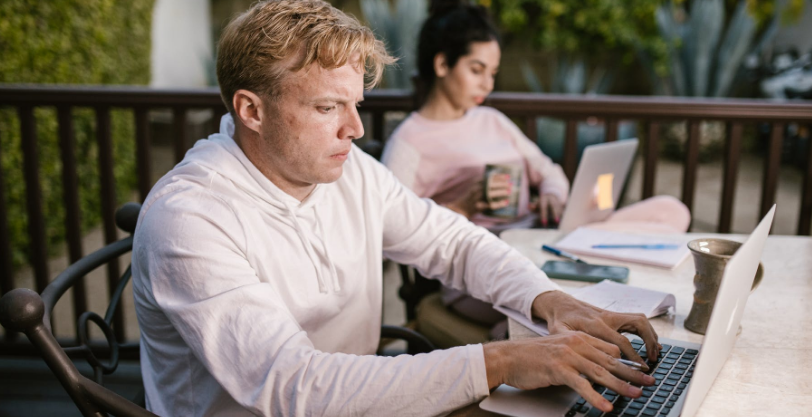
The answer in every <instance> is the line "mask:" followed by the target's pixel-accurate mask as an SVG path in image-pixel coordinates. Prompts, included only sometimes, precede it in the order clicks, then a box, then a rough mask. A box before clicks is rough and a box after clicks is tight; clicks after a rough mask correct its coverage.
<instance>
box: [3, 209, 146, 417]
mask: <svg viewBox="0 0 812 417" xmlns="http://www.w3.org/2000/svg"><path fill="white" fill-rule="evenodd" d="M140 209H141V205H140V204H137V203H128V204H125V205H124V206H123V207H122V208H120V209H119V210H118V212H116V224H117V225H118V227H119V228H121V229H122V230H124V231H126V232H128V233H130V234H131V236H129V237H127V238H125V239H121V240H119V241H117V242H115V243H112V244H110V245H108V246H105V247H103V248H102V249H99V250H98V251H96V252H94V253H92V254H90V255H88V256H86V257H84V258H82V259H80V260H79V261H77V262H76V263H74V264H72V265H70V266H69V267H68V268H67V269H65V270H64V271H63V272H62V273H61V274H59V276H57V277H56V278H55V279H54V280H53V281H52V282H51V283H50V284H49V285H48V286H47V287H46V288H45V289H44V290H43V291H42V294H41V295H40V294H37V293H36V292H34V291H32V290H29V289H25V288H18V289H15V290H12V291H10V292H8V293H7V294H6V295H4V296H3V298H2V299H0V323H2V325H3V327H5V328H6V329H7V330H11V331H18V332H22V333H25V335H26V336H28V339H29V340H30V341H31V343H32V344H33V345H34V346H35V347H36V348H37V349H38V350H39V352H40V355H42V358H43V359H44V360H45V363H46V364H47V365H48V367H49V368H50V369H51V371H52V372H53V373H54V375H55V376H56V377H57V379H58V380H59V382H60V383H61V384H62V386H63V387H64V388H65V391H67V392H68V395H70V397H71V399H72V400H73V402H74V403H75V404H76V406H77V407H78V408H79V410H80V411H81V412H82V415H84V416H106V415H107V413H111V414H114V415H116V416H154V415H155V414H152V413H150V412H149V411H147V410H146V409H144V407H143V394H141V395H139V398H138V399H136V402H140V404H137V403H136V402H132V401H130V400H128V399H126V398H124V397H122V396H120V395H118V394H116V393H115V392H113V391H111V390H109V389H108V388H106V387H104V385H102V384H103V379H102V378H103V375H107V374H111V373H113V372H114V371H115V370H116V368H117V366H118V358H119V353H120V351H122V350H127V349H133V350H137V349H138V343H137V342H136V343H133V344H120V343H119V342H118V340H116V338H115V336H114V333H113V329H112V327H111V326H112V321H113V315H114V312H115V311H116V307H117V306H118V304H119V302H120V300H121V294H122V293H123V291H124V288H125V287H126V286H127V284H128V283H129V281H130V277H131V271H130V268H129V267H128V268H127V270H126V271H125V272H124V274H123V275H122V277H121V278H120V279H119V282H118V285H117V287H116V290H115V292H114V293H113V296H112V297H111V299H110V304H109V306H108V308H107V312H106V313H105V317H104V318H102V317H101V316H99V315H98V314H96V313H94V312H91V311H87V312H85V313H83V314H82V315H81V316H79V319H78V323H77V329H78V331H77V333H78V336H79V338H78V339H79V344H78V346H73V347H65V348H63V347H62V346H60V345H59V343H58V342H57V340H56V338H54V335H53V331H52V329H51V323H50V316H51V312H52V311H53V308H54V306H55V305H56V303H57V301H59V298H60V297H61V296H62V295H63V294H65V292H66V291H67V290H68V289H70V288H71V287H72V286H73V285H74V284H76V283H77V282H79V281H80V280H81V279H82V278H83V277H84V276H85V275H87V274H88V273H90V272H91V271H93V270H94V269H96V268H98V267H99V266H102V265H105V264H107V263H108V262H110V261H112V260H114V259H117V258H118V257H119V256H121V255H122V254H124V253H127V252H129V251H131V250H132V244H133V237H132V233H133V232H134V231H135V224H136V222H137V220H138V213H139V211H140ZM88 322H93V323H94V324H96V325H97V326H98V327H99V328H100V329H101V330H102V332H103V333H104V336H105V338H106V339H107V344H108V345H109V358H108V359H107V361H105V362H103V361H101V360H99V359H98V358H97V356H96V355H95V354H94V353H93V351H92V350H91V349H90V346H89V341H88V335H87V330H88V329H87V326H88ZM70 357H82V358H84V359H85V360H86V361H87V362H88V364H90V366H91V367H92V368H93V371H94V378H93V379H89V378H87V377H85V376H83V375H82V374H80V373H79V371H78V370H77V369H76V366H75V365H74V364H73V362H72V361H71V359H70ZM142 392H143V391H142Z"/></svg>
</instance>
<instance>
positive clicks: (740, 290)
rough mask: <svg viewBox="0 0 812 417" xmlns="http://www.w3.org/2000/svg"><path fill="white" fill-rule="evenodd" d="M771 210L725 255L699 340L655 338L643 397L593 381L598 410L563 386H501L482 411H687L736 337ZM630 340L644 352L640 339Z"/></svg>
mask: <svg viewBox="0 0 812 417" xmlns="http://www.w3.org/2000/svg"><path fill="white" fill-rule="evenodd" d="M774 216H775V205H773V207H772V209H770V211H769V212H768V213H767V215H765V216H764V218H763V219H762V220H761V222H760V223H759V224H758V226H757V227H756V229H755V230H754V231H753V233H751V234H750V236H749V237H748V238H747V240H746V241H745V242H744V244H743V245H742V246H741V247H739V249H738V250H737V251H736V254H735V255H734V256H733V257H732V258H731V259H730V260H729V261H728V264H727V267H726V268H725V272H724V274H723V276H722V282H721V284H720V286H719V292H718V293H717V295H716V303H715V305H714V308H713V313H712V314H711V318H710V322H709V323H708V328H707V330H706V332H705V339H704V340H703V343H702V345H698V344H695V343H688V342H684V341H679V340H672V339H665V338H661V339H660V344H662V345H663V350H662V352H661V353H660V359H659V361H658V363H657V364H656V366H652V371H651V372H650V374H651V375H652V376H654V377H655V378H656V379H657V383H656V384H655V385H654V386H652V387H644V388H643V397H640V398H638V399H635V400H632V399H629V398H624V397H619V396H618V395H617V394H616V393H614V392H613V391H611V390H604V389H603V387H599V386H595V388H596V389H597V390H598V392H599V393H601V394H602V395H603V396H604V398H606V399H608V400H610V401H612V402H613V404H614V410H613V411H612V412H610V413H603V412H601V411H600V410H598V409H597V408H592V407H591V406H590V405H589V403H586V402H584V401H583V399H582V398H581V397H580V396H579V395H578V393H576V392H575V391H573V390H572V389H570V388H568V387H550V388H542V389H537V390H532V391H522V390H518V389H515V388H512V387H509V386H507V385H502V386H500V387H499V388H498V389H497V390H496V391H494V392H493V393H492V394H491V395H490V397H488V398H486V399H485V400H484V401H483V402H482V403H481V404H480V407H481V408H482V409H484V410H487V411H492V412H496V413H501V414H506V415H511V416H517V417H523V416H555V417H561V416H568V417H569V416H588V417H601V416H604V417H609V416H646V417H648V416H667V417H674V416H682V417H692V416H693V415H694V414H696V412H697V410H698V409H699V406H700V405H701V404H702V401H703V400H704V399H705V394H707V392H708V390H709V389H710V387H711V385H712V384H713V381H715V380H716V376H717V375H718V374H719V371H720V370H721V369H722V366H723V365H724V364H725V362H726V361H727V358H728V357H729V356H730V352H731V351H732V350H733V345H734V344H735V343H736V333H737V332H738V329H739V323H740V322H741V318H742V314H743V312H744V306H745V304H746V303H747V298H748V296H749V295H750V288H751V287H752V285H753V279H754V278H755V276H756V270H757V269H758V264H759V261H760V260H761V253H762V250H763V249H764V243H765V242H766V241H767V235H768V234H769V232H770V227H771V225H772V222H773V217H774ZM632 345H633V346H634V347H635V348H636V349H637V350H638V351H639V352H640V354H641V356H643V357H645V356H646V355H645V347H644V346H643V343H642V341H641V340H640V339H636V338H635V339H632Z"/></svg>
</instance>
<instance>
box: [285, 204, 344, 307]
mask: <svg viewBox="0 0 812 417" xmlns="http://www.w3.org/2000/svg"><path fill="white" fill-rule="evenodd" d="M285 207H286V208H287V210H288V213H289V214H290V217H291V219H292V220H293V226H294V228H295V229H296V234H297V235H298V236H299V239H300V240H301V241H302V246H304V248H305V252H307V256H308V257H309V258H310V262H312V263H313V266H314V268H315V269H316V280H317V281H318V283H319V292H320V293H322V294H326V293H327V284H326V283H325V280H324V277H323V276H322V275H323V274H322V270H321V267H320V264H321V263H320V262H318V259H317V258H316V254H315V249H313V243H312V242H311V241H310V239H308V238H307V236H305V234H304V229H303V228H302V225H301V223H300V222H299V217H298V216H296V212H295V211H294V210H293V209H291V208H290V206H288V205H285ZM313 211H314V215H315V216H316V223H317V226H316V227H317V228H318V229H319V231H320V232H321V233H322V236H324V228H323V226H322V224H321V220H320V219H319V215H318V212H316V206H313ZM324 255H325V257H326V258H327V263H328V264H329V266H330V274H331V275H332V280H331V281H332V284H333V291H334V292H339V291H341V286H340V285H339V283H338V272H336V267H335V264H333V261H332V259H331V258H330V252H329V250H328V249H327V243H326V242H325V243H324Z"/></svg>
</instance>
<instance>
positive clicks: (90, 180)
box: [0, 0, 154, 266]
mask: <svg viewBox="0 0 812 417" xmlns="http://www.w3.org/2000/svg"><path fill="white" fill-rule="evenodd" d="M153 4H154V0H135V1H128V2H111V1H106V0H82V1H78V0H61V1H50V2H30V1H26V0H6V1H3V2H0V39H2V41H0V56H2V59H0V82H1V83H45V84H146V83H147V82H148V81H149V74H150V64H149V56H150V44H151V37H150V28H151V18H152V8H153V7H152V6H153ZM34 115H35V118H36V128H37V147H38V157H39V164H40V172H39V175H40V186H41V191H42V209H43V212H44V213H43V214H44V218H45V223H46V224H45V226H46V234H47V239H48V242H49V247H50V248H51V249H54V248H55V247H56V246H57V245H58V244H59V243H60V242H62V241H63V240H64V233H65V231H64V216H65V214H64V207H63V206H62V165H61V164H62V162H61V157H60V151H59V141H58V137H57V122H56V111H55V110H54V109H53V108H49V107H39V108H37V109H36V110H35V113H34ZM73 115H74V117H73V123H74V135H75V141H76V148H75V149H74V152H75V155H76V160H77V161H76V162H77V168H76V169H77V175H78V180H79V201H80V210H81V218H82V227H83V228H84V229H88V228H90V227H93V226H94V225H96V224H98V223H99V221H100V219H101V212H100V205H101V203H100V196H99V194H100V192H99V187H100V185H99V175H98V169H97V166H98V158H97V155H98V149H97V146H96V136H95V117H94V114H93V112H92V111H91V110H90V109H85V108H76V109H74V110H73ZM111 129H112V138H113V154H114V174H115V179H116V186H117V195H118V197H119V198H120V199H122V200H123V199H125V198H127V197H128V193H129V190H131V189H132V188H133V187H134V185H135V152H134V140H133V137H134V125H133V117H132V113H131V112H127V111H121V110H114V111H112V112H111ZM20 140H21V139H20V124H19V120H18V117H17V112H16V110H15V109H14V108H2V109H0V156H2V160H0V169H2V170H3V179H4V183H3V184H2V187H3V190H4V194H5V195H4V198H5V203H6V208H7V210H8V216H7V219H6V220H7V222H8V226H9V239H10V243H11V250H12V257H13V263H14V265H15V266H19V265H21V264H23V263H25V262H26V260H27V258H28V234H27V222H28V219H27V214H26V200H25V181H24V178H23V173H22V159H23V158H22V151H21V148H20Z"/></svg>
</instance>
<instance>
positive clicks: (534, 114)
mask: <svg viewBox="0 0 812 417" xmlns="http://www.w3.org/2000/svg"><path fill="white" fill-rule="evenodd" d="M415 103H416V100H415V97H414V96H413V94H412V93H411V92H409V91H404V90H373V91H370V92H367V93H366V95H365V100H364V102H363V103H362V104H361V108H360V112H361V113H366V114H368V115H369V116H370V119H369V120H370V121H371V126H370V127H371V129H370V136H371V138H372V139H373V140H377V141H380V142H381V143H383V142H385V140H386V138H385V137H384V136H385V121H386V114H387V113H389V112H396V111H397V112H408V111H411V110H412V109H414V108H415ZM485 104H486V105H489V106H492V107H495V108H497V109H499V110H500V111H502V112H504V113H505V114H507V115H508V116H509V117H511V118H513V119H514V120H517V121H518V123H519V126H520V128H521V129H522V130H523V131H524V132H525V134H526V135H527V136H528V137H531V138H536V136H537V126H536V123H537V118H538V117H540V116H547V117H554V118H560V119H563V120H564V121H565V135H564V137H565V140H564V144H563V158H562V167H563V168H564V171H565V173H566V174H567V176H568V177H569V178H570V180H571V179H572V178H573V176H574V174H575V169H576V165H577V152H578V147H577V129H578V122H579V121H583V120H587V119H595V118H596V119H599V120H600V121H602V122H603V123H604V126H605V129H606V130H605V136H604V137H605V140H606V141H614V140H617V139H618V126H619V122H620V121H622V120H636V121H638V122H641V123H642V126H644V129H643V132H642V133H643V134H641V135H640V136H643V137H644V138H645V140H644V141H643V143H644V145H645V146H644V147H643V148H642V155H643V160H644V162H643V182H642V190H641V195H642V197H643V198H646V197H650V196H652V195H653V194H654V185H655V179H656V173H657V160H658V155H659V147H660V128H661V126H663V125H664V124H666V123H672V122H675V121H676V122H679V121H685V122H687V141H686V146H685V153H684V155H685V156H684V161H683V166H684V170H683V178H682V196H681V197H682V198H681V199H682V201H683V202H684V203H685V204H686V205H687V206H688V207H689V208H691V209H692V208H693V203H694V194H695V191H696V181H697V171H698V163H699V162H698V161H699V139H700V125H701V123H702V122H704V121H720V122H724V123H726V126H727V129H726V138H725V150H724V167H723V174H722V192H721V195H720V200H721V209H720V212H719V222H718V225H717V230H718V231H719V232H723V233H724V232H730V230H731V223H732V213H733V208H734V207H733V203H734V197H735V186H736V181H737V175H738V171H739V162H740V159H741V153H742V139H743V131H744V127H745V126H747V125H752V124H755V123H758V124H762V123H767V124H769V125H770V126H771V128H770V132H771V133H770V135H769V143H768V145H767V147H766V155H765V158H764V161H765V162H764V164H765V165H764V175H763V181H762V187H761V188H762V189H761V201H760V212H761V213H766V211H767V210H768V209H769V207H770V206H772V204H773V203H774V202H775V199H776V190H777V185H778V174H779V170H780V165H781V149H782V140H783V138H784V130H785V126H787V124H789V123H797V124H800V125H802V126H809V125H812V104H808V103H803V102H778V101H766V100H737V99H699V98H671V97H624V96H574V95H572V96H571V95H541V94H531V93H504V92H502V93H493V94H492V95H491V96H490V97H489V98H488V99H487V101H486V102H485ZM41 107H51V108H55V109H56V115H57V124H58V130H57V135H58V139H59V144H60V158H61V163H62V182H63V190H62V191H63V192H62V195H63V204H64V206H65V213H66V214H65V219H64V229H65V232H66V244H67V248H68V256H69V259H70V261H71V262H75V261H77V260H78V259H80V258H81V257H82V256H83V248H82V241H81V226H80V225H81V213H80V209H79V194H78V179H77V172H76V171H77V163H76V155H75V137H74V126H73V122H74V117H73V115H72V114H73V113H72V111H73V109H75V108H91V109H93V112H94V113H95V122H96V128H95V135H96V138H95V139H96V144H97V147H98V161H97V163H98V170H99V179H98V181H99V182H100V190H101V191H100V192H101V209H102V230H103V233H104V239H105V242H106V244H109V243H112V242H114V241H116V240H117V234H116V228H115V221H114V214H115V209H116V203H117V199H116V195H115V176H114V175H113V174H114V170H115V167H114V166H113V156H112V155H113V149H112V138H111V110H113V109H122V108H123V109H127V110H131V111H132V113H133V120H134V125H135V137H134V138H133V140H134V141H135V152H136V176H137V179H138V180H137V190H138V193H139V196H140V198H141V199H142V200H143V199H144V198H145V197H146V195H147V193H148V192H149V190H150V188H151V187H152V185H153V184H152V178H151V170H152V162H153V161H152V150H151V148H152V141H151V139H152V138H151V129H150V121H149V120H150V119H149V112H150V111H155V110H164V109H169V110H171V114H172V138H173V145H172V147H173V153H174V159H175V160H176V161H180V160H181V159H182V158H183V155H184V154H185V152H186V150H187V149H188V148H189V147H190V146H191V144H192V141H191V140H192V139H197V138H190V137H189V136H190V129H189V124H190V120H189V111H190V110H199V109H205V110H211V112H212V113H211V114H212V117H211V119H210V121H209V125H208V129H209V130H210V131H212V132H214V131H215V130H216V129H217V128H218V125H219V118H220V117H219V116H220V115H222V114H224V113H225V111H226V110H225V107H224V106H223V104H222V101H221V98H220V95H219V90H218V89H216V88H204V89H197V90H156V89H150V88H146V87H99V86H88V87H76V86H70V87H68V86H43V85H6V86H2V87H0V108H14V109H16V113H17V117H18V119H19V125H20V136H21V145H20V146H21V152H22V154H23V167H22V169H23V173H24V178H25V185H26V211H27V218H28V238H29V244H30V248H29V249H30V254H31V256H30V262H31V267H32V269H33V274H34V277H35V285H36V289H37V290H38V291H42V289H43V288H45V286H46V285H47V283H48V277H49V273H50V271H48V259H47V258H48V247H47V239H46V230H45V219H44V213H43V202H42V188H41V187H42V185H41V184H40V174H39V171H40V168H39V165H40V161H39V158H40V154H39V146H40V143H39V141H38V139H39V138H38V134H37V123H36V121H35V117H34V109H36V108H41ZM809 148H810V151H809V155H807V156H806V158H807V163H806V166H805V167H804V170H803V184H802V190H801V194H802V198H801V207H800V215H799V218H798V226H797V233H798V234H803V235H808V234H810V224H811V223H812V164H810V163H809V160H812V146H810V147H809ZM0 156H1V155H0ZM0 168H2V169H0V293H2V294H4V293H6V292H8V291H10V290H11V289H13V288H14V287H15V283H14V282H13V278H12V277H13V276H14V272H15V271H14V270H13V266H12V261H11V247H10V241H9V231H8V224H7V206H6V195H5V191H4V189H3V184H4V170H6V169H8V168H9V167H0ZM119 270H120V266H119V265H117V264H115V263H112V264H110V265H108V270H107V276H108V280H109V282H110V283H112V282H114V280H116V279H117V278H118V276H119V275H120V274H119ZM109 286H110V291H113V290H114V289H115V285H109ZM72 297H73V305H74V311H75V312H81V311H85V310H86V309H87V308H86V307H87V300H86V298H87V295H86V294H85V289H84V288H83V287H82V286H81V285H79V286H77V287H76V291H74V292H73V295H72ZM122 317H123V316H122V313H121V312H120V311H119V312H118V313H117V314H116V321H115V325H114V328H116V329H118V330H117V334H116V336H117V338H119V339H125V338H126V335H125V334H124V332H123V329H124V326H123V325H122V320H123V318H122ZM7 339H9V340H10V339H11V337H10V336H9V337H7Z"/></svg>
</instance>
